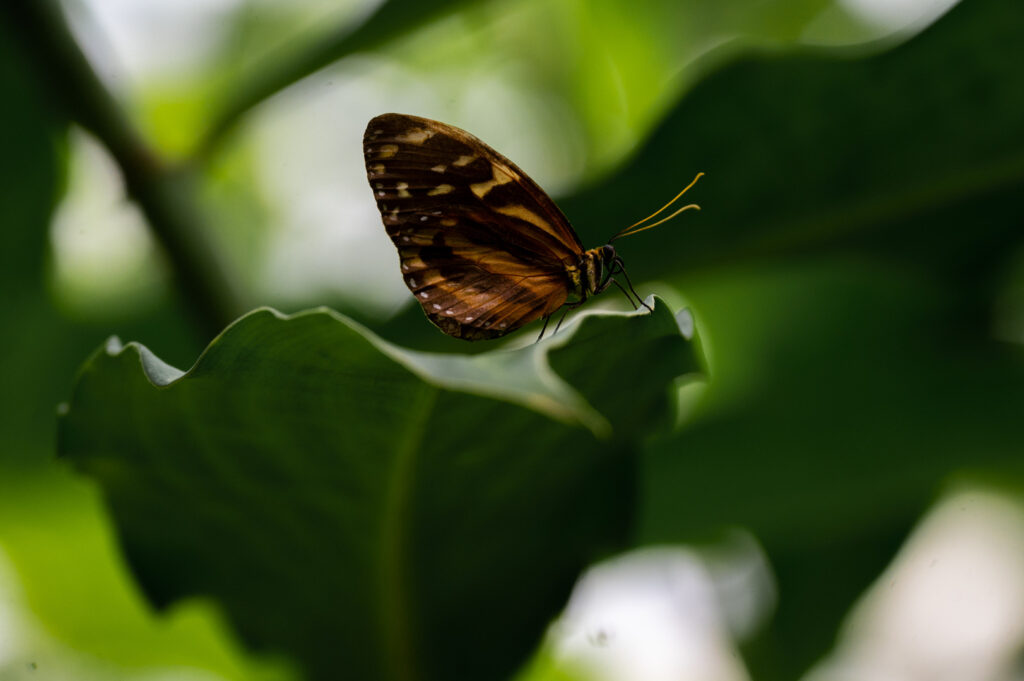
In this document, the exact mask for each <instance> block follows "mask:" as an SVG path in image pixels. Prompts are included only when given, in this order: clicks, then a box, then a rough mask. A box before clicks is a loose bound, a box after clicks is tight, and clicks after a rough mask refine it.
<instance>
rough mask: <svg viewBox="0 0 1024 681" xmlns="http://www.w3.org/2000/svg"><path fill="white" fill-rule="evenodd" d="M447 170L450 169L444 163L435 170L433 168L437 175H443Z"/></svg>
mask: <svg viewBox="0 0 1024 681" xmlns="http://www.w3.org/2000/svg"><path fill="white" fill-rule="evenodd" d="M447 169H448V166H446V165H445V164H443V163H440V164H438V165H436V166H434V167H433V168H431V170H433V171H434V172H435V173H443V172H444V171H445V170H447Z"/></svg>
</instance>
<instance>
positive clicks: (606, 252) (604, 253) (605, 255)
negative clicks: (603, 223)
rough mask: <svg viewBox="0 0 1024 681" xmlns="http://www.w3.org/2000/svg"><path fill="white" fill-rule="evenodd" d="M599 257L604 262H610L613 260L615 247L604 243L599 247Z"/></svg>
mask: <svg viewBox="0 0 1024 681" xmlns="http://www.w3.org/2000/svg"><path fill="white" fill-rule="evenodd" d="M601 258H602V259H603V260H604V261H605V262H612V261H614V260H615V248H614V247H613V246H612V245H611V244H605V245H604V246H602V247H601Z"/></svg>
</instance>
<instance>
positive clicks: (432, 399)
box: [378, 383, 441, 681]
mask: <svg viewBox="0 0 1024 681" xmlns="http://www.w3.org/2000/svg"><path fill="white" fill-rule="evenodd" d="M440 392H441V389H440V388H437V387H434V386H431V385H429V384H427V383H423V389H421V390H419V391H418V394H417V395H416V397H415V398H414V399H413V400H412V401H411V402H412V403H411V405H410V408H409V412H408V419H407V421H406V423H407V424H408V427H407V428H406V430H405V433H404V435H403V437H402V438H401V440H400V442H399V445H398V447H397V448H396V449H395V451H394V455H393V460H392V465H391V469H390V471H389V473H388V480H387V487H386V489H385V493H384V505H383V513H382V521H381V537H380V546H379V554H378V556H379V561H380V565H379V574H380V575H381V578H380V582H379V584H380V589H381V591H380V594H379V604H380V613H379V621H380V626H381V635H382V642H383V645H382V646H381V654H382V655H383V656H384V659H383V664H382V668H383V669H385V670H386V674H387V678H390V679H394V680H395V681H415V680H416V679H418V678H419V674H418V673H417V669H416V665H415V664H414V659H415V644H414V640H415V639H414V638H413V630H412V629H413V627H412V622H413V618H412V615H411V612H410V610H411V597H410V594H409V592H408V589H409V584H408V579H407V572H406V569H407V567H408V565H409V561H408V556H406V554H405V549H406V547H407V546H408V541H407V538H408V535H409V518H410V513H409V503H410V499H411V497H412V494H411V490H412V487H413V481H414V467H415V463H416V461H415V459H416V454H417V453H418V452H419V451H420V449H421V444H422V443H423V441H424V439H425V437H426V435H427V432H428V430H429V425H430V421H431V418H430V417H431V414H432V413H433V411H434V407H435V405H436V404H437V398H438V396H439V395H440Z"/></svg>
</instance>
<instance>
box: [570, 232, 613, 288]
mask: <svg viewBox="0 0 1024 681" xmlns="http://www.w3.org/2000/svg"><path fill="white" fill-rule="evenodd" d="M614 261H615V249H614V248H612V246H610V245H608V244H605V245H604V246H598V247H597V248H591V249H590V250H588V251H584V252H583V255H581V256H580V259H579V262H578V263H577V264H576V265H573V266H570V267H567V268H566V273H567V274H568V275H569V281H570V282H571V283H572V293H573V295H575V296H576V297H577V298H579V300H586V299H587V298H589V297H590V296H592V295H595V294H597V293H600V292H601V291H603V290H604V289H605V287H606V286H607V285H608V279H609V278H610V277H611V270H612V263H613V262H614Z"/></svg>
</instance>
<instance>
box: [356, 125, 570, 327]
mask: <svg viewBox="0 0 1024 681" xmlns="http://www.w3.org/2000/svg"><path fill="white" fill-rule="evenodd" d="M363 147H364V153H365V156H366V168H367V174H368V176H369V180H370V186H371V187H372V188H373V191H374V195H375V197H376V199H377V206H378V208H379V209H380V212H381V216H382V217H383V220H384V226H385V228H386V229H387V232H388V235H389V236H390V237H391V239H392V241H393V242H394V243H395V246H397V247H398V251H399V256H400V258H401V262H402V274H403V277H404V279H405V282H406V285H408V287H409V288H410V290H412V291H413V293H414V294H415V295H416V297H417V300H418V301H419V303H420V305H422V306H423V309H424V311H425V312H426V313H427V316H428V317H429V318H430V319H431V321H433V322H434V323H435V324H437V325H438V326H439V327H440V328H441V329H442V330H443V331H445V332H446V333H448V334H450V335H452V336H455V337H459V338H467V339H470V340H475V339H478V338H493V337H497V336H501V335H504V334H505V333H508V332H509V331H512V330H514V329H516V328H518V327H520V326H522V325H523V324H526V323H528V322H530V321H533V320H534V319H537V318H539V317H541V316H544V315H547V314H550V313H551V312H552V311H554V310H555V309H557V308H558V307H559V306H560V305H562V304H563V303H564V302H565V300H566V298H567V296H568V293H569V289H570V283H569V280H568V276H567V273H566V267H567V266H570V265H574V264H575V263H576V262H577V261H578V259H579V256H580V254H581V253H582V246H580V244H579V239H578V237H577V236H576V234H575V232H574V231H573V230H572V227H571V226H569V223H568V221H567V220H566V219H565V217H564V216H563V215H562V213H561V212H560V211H559V210H558V208H557V207H556V206H555V205H554V203H553V202H552V201H551V200H550V199H549V198H548V197H547V195H545V194H544V192H543V191H542V190H541V189H540V188H539V187H537V185H536V184H535V183H534V182H533V181H532V180H530V179H529V178H528V177H527V176H526V175H525V174H523V173H522V171H521V170H519V169H518V168H517V167H516V166H515V165H514V164H512V163H511V162H510V161H508V160H507V159H505V158H504V157H503V156H501V155H500V154H498V153H497V152H496V151H494V150H493V149H491V148H490V147H488V146H487V145H485V144H484V143H483V142H480V141H479V140H478V139H476V138H475V137H473V136H472V135H470V134H469V133H466V132H464V131H462V130H459V129H458V128H453V127H451V126H448V125H445V124H443V123H439V122H437V121H431V120H429V119H425V118H417V117H414V116H404V115H400V114H385V115H383V116H378V117H376V118H374V119H373V120H371V121H370V123H369V125H368V126H367V130H366V134H365V136H364V139H363Z"/></svg>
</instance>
